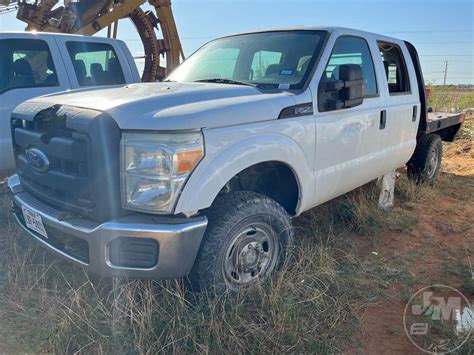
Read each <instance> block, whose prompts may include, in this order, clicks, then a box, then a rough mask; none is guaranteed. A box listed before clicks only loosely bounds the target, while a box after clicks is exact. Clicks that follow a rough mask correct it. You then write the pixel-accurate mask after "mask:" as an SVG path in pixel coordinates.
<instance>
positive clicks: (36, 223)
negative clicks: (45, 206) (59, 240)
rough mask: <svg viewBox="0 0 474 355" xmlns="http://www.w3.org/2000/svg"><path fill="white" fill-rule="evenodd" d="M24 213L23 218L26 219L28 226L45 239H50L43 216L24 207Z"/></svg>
mask: <svg viewBox="0 0 474 355" xmlns="http://www.w3.org/2000/svg"><path fill="white" fill-rule="evenodd" d="M21 209H22V211H23V217H24V219H25V224H26V226H27V227H28V228H29V229H31V230H33V231H35V232H36V233H38V234H40V235H42V236H43V237H45V238H48V234H47V233H46V229H44V224H43V219H42V218H41V215H40V214H39V213H37V212H35V211H32V210H30V209H28V208H26V207H24V206H22V207H21Z"/></svg>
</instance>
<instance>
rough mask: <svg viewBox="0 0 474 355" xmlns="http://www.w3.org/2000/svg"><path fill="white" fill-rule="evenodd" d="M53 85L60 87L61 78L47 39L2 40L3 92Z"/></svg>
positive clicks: (0, 71)
mask: <svg viewBox="0 0 474 355" xmlns="http://www.w3.org/2000/svg"><path fill="white" fill-rule="evenodd" d="M49 86H59V81H58V76H57V74H56V68H55V67H54V62H53V58H52V56H51V52H50V50H49V47H48V44H47V43H46V42H45V41H43V40H37V39H5V40H0V93H4V92H6V91H9V90H13V89H20V88H36V87H49Z"/></svg>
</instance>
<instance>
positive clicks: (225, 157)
mask: <svg viewBox="0 0 474 355" xmlns="http://www.w3.org/2000/svg"><path fill="white" fill-rule="evenodd" d="M223 136H227V135H218V134H216V135H215V136H214V134H212V133H211V134H209V135H206V156H205V158H204V159H203V160H202V161H201V163H200V164H199V165H198V167H197V168H196V170H195V171H194V172H193V173H192V175H191V177H190V178H189V180H188V182H187V183H186V186H185V187H184V190H183V192H182V194H181V196H180V198H179V201H178V204H177V206H176V210H175V213H191V212H195V211H199V210H202V209H205V208H208V207H210V206H211V205H212V203H213V201H214V199H215V198H216V196H217V194H218V193H219V192H220V191H221V190H222V188H223V187H224V186H225V184H226V183H227V182H229V181H230V180H231V179H232V178H233V177H234V176H236V175H237V174H238V173H240V172H242V171H243V170H245V169H247V168H249V167H251V166H253V165H256V164H258V163H263V162H269V161H277V162H281V163H284V164H286V165H287V166H288V167H289V168H291V169H292V170H293V172H294V174H295V178H296V180H297V182H298V187H299V203H298V206H297V211H296V212H297V214H299V213H300V211H301V209H302V207H303V206H305V205H306V204H307V202H308V201H306V200H305V199H307V198H309V197H311V196H313V188H314V183H313V176H314V175H313V174H312V169H311V167H310V165H309V163H308V160H307V159H306V155H305V153H304V151H303V150H302V149H301V147H300V146H299V145H298V144H297V143H296V142H295V141H294V140H292V139H291V138H289V137H287V136H285V135H283V134H277V133H276V134H254V135H250V136H248V135H247V136H246V137H245V138H244V137H241V138H239V139H236V140H232V138H230V139H228V140H227V142H224V143H223V142H222V141H223V138H222V137H223ZM227 137H228V136H227ZM224 140H225V139H224ZM230 140H231V141H230Z"/></svg>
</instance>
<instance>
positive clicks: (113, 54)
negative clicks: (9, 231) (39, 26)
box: [0, 32, 141, 177]
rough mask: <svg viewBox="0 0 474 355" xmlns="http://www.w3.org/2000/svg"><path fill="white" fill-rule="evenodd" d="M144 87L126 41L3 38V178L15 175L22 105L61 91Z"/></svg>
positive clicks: (0, 40) (0, 150)
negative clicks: (14, 138) (15, 135)
mask: <svg viewBox="0 0 474 355" xmlns="http://www.w3.org/2000/svg"><path fill="white" fill-rule="evenodd" d="M140 81H141V80H140V75H139V73H138V70H137V67H136V65H135V62H134V60H133V57H132V55H131V54H130V51H129V50H128V48H127V46H126V45H125V43H124V42H122V41H119V40H114V39H108V38H100V37H90V36H77V35H63V34H51V33H31V32H0V177H3V176H5V175H6V174H8V173H13V171H14V169H15V163H14V158H13V148H12V142H11V130H10V116H11V113H12V111H13V109H14V108H15V107H16V106H18V105H19V104H20V103H22V102H24V101H26V100H28V99H31V98H34V97H37V96H42V95H47V94H51V93H56V92H60V91H69V90H76V89H84V88H89V89H90V88H93V87H96V86H107V85H123V84H131V83H139V82H140Z"/></svg>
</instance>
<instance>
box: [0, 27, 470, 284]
mask: <svg viewBox="0 0 474 355" xmlns="http://www.w3.org/2000/svg"><path fill="white" fill-rule="evenodd" d="M427 111H428V109H427V97H426V90H425V86H424V80H423V75H422V72H421V68H420V63H419V61H418V55H417V52H416V50H415V48H414V47H413V45H411V44H410V43H408V42H405V41H402V40H399V39H395V38H390V37H386V36H383V35H378V34H373V33H367V32H362V31H357V30H352V29H345V28H323V27H315V28H294V29H282V30H270V31H261V32H250V33H243V34H237V35H232V36H227V37H224V38H220V39H216V40H214V41H211V42H209V43H208V44H206V45H204V46H203V47H202V48H201V49H199V50H198V51H197V52H196V53H195V54H194V55H192V56H191V57H190V58H189V59H188V60H187V61H185V62H184V63H183V64H182V65H181V66H180V67H178V68H177V69H176V70H175V71H174V72H173V73H171V75H169V76H168V78H167V80H166V81H165V82H162V83H151V84H132V85H127V86H123V87H120V88H110V89H107V90H98V91H94V92H82V93H63V94H58V95H51V96H49V97H45V98H39V99H33V100H30V101H28V102H26V103H23V104H21V105H19V106H18V107H17V108H16V109H15V110H14V112H13V114H12V134H13V145H14V152H15V158H16V166H17V175H14V176H13V177H11V178H10V179H9V182H8V184H9V187H10V191H11V194H12V200H13V206H14V207H13V213H14V214H15V217H16V219H17V221H18V223H19V224H20V226H22V228H23V229H24V230H25V231H26V232H27V233H28V234H29V235H30V236H31V237H32V238H33V239H35V240H36V241H37V242H39V243H40V244H41V245H43V246H44V247H46V248H47V249H49V250H50V251H52V252H53V253H55V254H56V255H59V256H61V257H63V258H65V259H67V260H69V261H71V262H73V263H76V264H79V265H82V266H83V267H84V268H86V269H88V270H90V271H92V272H96V273H99V274H101V275H104V276H126V277H133V278H151V279H170V278H179V277H189V280H190V282H191V285H192V286H193V287H195V288H196V289H203V288H204V289H215V290H223V289H230V290H232V291H240V290H242V289H246V288H249V287H251V286H253V285H255V283H257V282H262V281H264V280H266V279H267V278H268V277H269V275H271V274H272V273H273V272H274V271H275V270H277V269H278V266H279V265H281V263H282V262H283V261H284V260H285V258H286V257H287V251H288V249H289V247H290V246H291V244H292V240H293V229H292V225H291V219H292V217H294V216H298V215H300V214H301V213H303V212H304V211H307V210H309V209H311V208H313V207H315V206H318V205H320V204H322V203H324V202H326V201H328V200H331V199H333V198H335V197H337V196H340V195H342V194H344V193H346V192H348V191H350V190H353V189H355V188H357V187H359V186H361V185H363V184H366V183H367V182H370V181H371V180H374V179H377V178H379V177H380V176H383V175H384V174H387V173H389V172H391V171H394V170H395V169H398V168H400V167H403V166H405V165H407V166H408V173H409V175H410V176H411V177H412V178H414V179H416V180H419V181H432V180H433V179H434V178H435V176H436V173H437V171H438V169H439V166H440V161H441V149H442V145H441V141H442V140H453V139H454V136H455V135H456V133H457V131H458V130H459V127H460V126H461V124H462V121H463V117H462V116H460V115H454V116H452V117H451V116H450V117H445V118H440V119H439V120H438V121H437V122H435V123H434V121H432V120H429V119H428V118H427V113H428V112H427ZM436 117H437V116H434V118H436Z"/></svg>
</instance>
